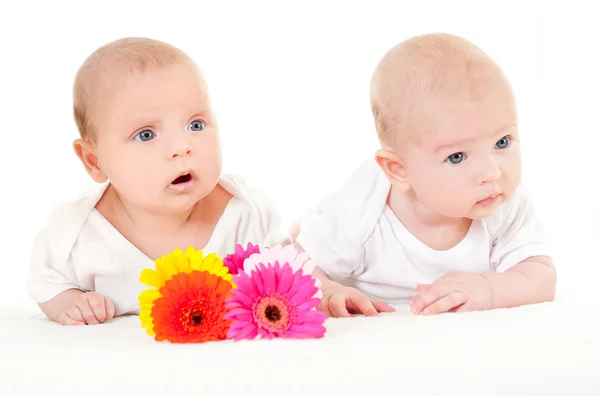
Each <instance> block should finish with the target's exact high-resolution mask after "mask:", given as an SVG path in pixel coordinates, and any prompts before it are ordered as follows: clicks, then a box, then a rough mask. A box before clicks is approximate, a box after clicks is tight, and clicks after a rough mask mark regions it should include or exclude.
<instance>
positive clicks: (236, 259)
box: [223, 242, 260, 275]
mask: <svg viewBox="0 0 600 396" xmlns="http://www.w3.org/2000/svg"><path fill="white" fill-rule="evenodd" d="M254 253H260V248H259V247H258V245H253V244H252V243H250V242H248V245H247V246H246V249H245V250H244V247H243V246H242V245H240V244H239V243H238V244H237V245H236V246H235V253H232V254H228V255H227V256H225V258H224V259H223V264H225V266H226V267H227V268H229V272H230V273H231V274H233V275H235V274H237V273H238V272H239V271H240V270H243V269H244V261H245V260H246V259H247V258H248V257H250V256H251V255H252V254H254Z"/></svg>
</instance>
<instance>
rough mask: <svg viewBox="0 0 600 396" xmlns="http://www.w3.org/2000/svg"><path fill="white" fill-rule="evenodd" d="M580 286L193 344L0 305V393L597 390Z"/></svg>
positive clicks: (136, 328) (588, 312) (588, 306)
mask: <svg viewBox="0 0 600 396" xmlns="http://www.w3.org/2000/svg"><path fill="white" fill-rule="evenodd" d="M579 289H580V290H578V291H577V292H576V293H573V292H569V293H563V294H562V295H559V296H558V297H557V300H556V301H555V302H553V303H549V304H539V305H534V306H526V307H520V308H513V309H508V310H496V311H488V312H475V313H465V314H445V315H439V316H432V317H416V316H413V315H411V314H410V313H409V311H408V309H407V307H405V306H400V307H397V308H398V311H397V312H396V313H394V314H387V315H382V316H380V317H376V318H365V317H354V318H350V319H329V320H328V321H327V329H328V332H327V334H326V337H325V338H324V339H321V340H308V341H307V340H305V341H291V340H288V341H284V340H275V341H252V342H250V341H243V342H239V343H234V342H230V341H227V342H219V343H208V344H196V345H174V344H168V343H157V342H155V341H154V340H153V339H152V338H151V337H148V336H147V335H146V334H145V333H144V331H143V330H142V328H141V327H140V324H139V320H138V318H137V317H125V318H119V319H116V320H113V321H112V322H110V323H108V324H104V325H99V326H84V327H61V326H59V325H57V324H54V323H51V322H49V321H48V320H47V319H45V318H43V317H42V316H41V315H39V314H37V313H35V314H33V315H25V314H23V313H22V310H13V312H9V311H8V310H6V309H4V310H2V309H0V334H1V338H0V359H1V362H2V370H1V371H0V395H7V396H8V395H10V396H12V395H202V396H209V395H263V396H270V395H278V396H280V395H281V396H286V395H311V396H312V395H365V396H370V395H388V394H389V395H445V396H452V395H461V396H462V395H481V396H483V395H503V396H504V395H527V396H534V395H544V396H548V395H578V396H583V395H600V378H599V374H600V341H599V339H600V325H599V323H600V322H599V321H598V319H597V317H598V316H599V315H600V310H599V309H598V304H597V302H596V300H595V299H594V298H597V297H596V296H594V295H592V294H591V291H592V290H590V289H587V288H584V287H581V288H579ZM588 290H589V291H590V293H589V294H588V293H587V291H588Z"/></svg>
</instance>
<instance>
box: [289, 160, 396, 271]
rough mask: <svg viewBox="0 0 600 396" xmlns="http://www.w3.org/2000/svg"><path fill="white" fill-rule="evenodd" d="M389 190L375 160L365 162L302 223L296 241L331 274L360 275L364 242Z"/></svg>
mask: <svg viewBox="0 0 600 396" xmlns="http://www.w3.org/2000/svg"><path fill="white" fill-rule="evenodd" d="M388 192H389V183H388V182H387V180H386V179H385V177H384V176H383V175H382V173H381V171H380V169H379V168H378V166H377V164H376V163H375V161H374V160H373V161H368V162H366V163H364V164H363V165H361V166H360V167H359V168H358V169H357V170H356V171H355V172H354V173H353V174H352V175H351V176H350V178H349V179H348V180H347V181H346V183H345V184H344V185H343V186H342V187H341V188H340V189H339V190H337V191H335V192H334V193H331V194H328V195H326V196H325V198H324V199H323V200H322V202H321V204H320V205H319V207H318V208H317V211H316V213H314V214H313V216H311V218H309V219H308V220H306V221H304V222H303V223H302V224H301V225H300V232H299V234H298V237H297V238H296V241H297V243H298V244H299V245H300V246H301V247H302V249H304V250H305V251H306V252H307V253H308V254H309V255H310V256H311V258H312V259H313V260H314V261H315V264H316V265H317V266H318V267H319V268H321V269H322V270H323V271H324V272H325V273H326V274H327V275H328V276H330V277H334V278H341V279H345V278H350V277H356V276H358V275H360V273H361V272H362V270H363V253H364V242H365V240H366V237H367V235H370V233H371V231H372V230H373V228H374V226H375V224H376V222H377V219H378V216H379V215H380V214H381V212H382V209H383V206H384V205H385V200H386V197H387V194H388Z"/></svg>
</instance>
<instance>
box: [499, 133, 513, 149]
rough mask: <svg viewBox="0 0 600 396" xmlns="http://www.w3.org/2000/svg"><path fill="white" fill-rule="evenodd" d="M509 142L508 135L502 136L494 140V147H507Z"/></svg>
mask: <svg viewBox="0 0 600 396" xmlns="http://www.w3.org/2000/svg"><path fill="white" fill-rule="evenodd" d="M509 143H510V139H509V138H508V136H504V137H503V138H502V139H500V140H498V141H497V142H496V147H498V148H499V149H505V148H507V147H508V144H509Z"/></svg>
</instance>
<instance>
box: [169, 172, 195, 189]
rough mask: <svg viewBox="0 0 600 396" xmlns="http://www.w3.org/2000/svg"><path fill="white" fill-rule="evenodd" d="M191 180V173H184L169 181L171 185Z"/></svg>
mask: <svg viewBox="0 0 600 396" xmlns="http://www.w3.org/2000/svg"><path fill="white" fill-rule="evenodd" d="M191 180H192V175H190V174H189V173H186V174H185V175H181V176H179V177H178V178H177V179H175V180H173V181H172V182H171V184H172V185H174V186H176V185H177V184H182V183H187V182H189V181H191Z"/></svg>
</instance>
